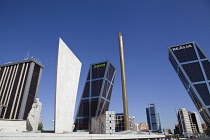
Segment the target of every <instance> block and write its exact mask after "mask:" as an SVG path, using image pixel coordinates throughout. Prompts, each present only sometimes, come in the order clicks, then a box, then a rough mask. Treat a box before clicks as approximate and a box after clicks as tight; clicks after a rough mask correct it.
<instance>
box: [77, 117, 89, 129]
mask: <svg viewBox="0 0 210 140" xmlns="http://www.w3.org/2000/svg"><path fill="white" fill-rule="evenodd" d="M88 124H89V119H88V118H83V119H77V121H76V125H75V127H77V129H78V130H84V129H88Z"/></svg>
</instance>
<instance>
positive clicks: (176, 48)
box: [172, 44, 193, 51]
mask: <svg viewBox="0 0 210 140" xmlns="http://www.w3.org/2000/svg"><path fill="white" fill-rule="evenodd" d="M191 47H193V46H192V44H186V45H181V46H178V47H175V48H172V51H178V50H183V49H187V48H191Z"/></svg>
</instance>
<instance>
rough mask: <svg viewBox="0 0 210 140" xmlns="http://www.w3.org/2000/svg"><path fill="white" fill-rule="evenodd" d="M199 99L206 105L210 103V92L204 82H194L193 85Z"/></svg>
mask: <svg viewBox="0 0 210 140" xmlns="http://www.w3.org/2000/svg"><path fill="white" fill-rule="evenodd" d="M194 86H195V88H196V90H197V92H198V94H199V95H200V97H201V99H202V100H203V102H204V103H205V104H206V105H210V94H209V91H208V88H207V86H206V84H205V83H204V84H196V85H194Z"/></svg>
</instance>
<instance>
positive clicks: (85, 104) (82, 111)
mask: <svg viewBox="0 0 210 140" xmlns="http://www.w3.org/2000/svg"><path fill="white" fill-rule="evenodd" d="M84 116H89V99H86V100H81V102H80V107H79V115H78V117H84Z"/></svg>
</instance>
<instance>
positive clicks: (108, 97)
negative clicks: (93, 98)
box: [107, 85, 113, 101]
mask: <svg viewBox="0 0 210 140" xmlns="http://www.w3.org/2000/svg"><path fill="white" fill-rule="evenodd" d="M112 88H113V85H111V87H110V90H109V93H108V96H107V100H109V101H110V98H111V95H112Z"/></svg>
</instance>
